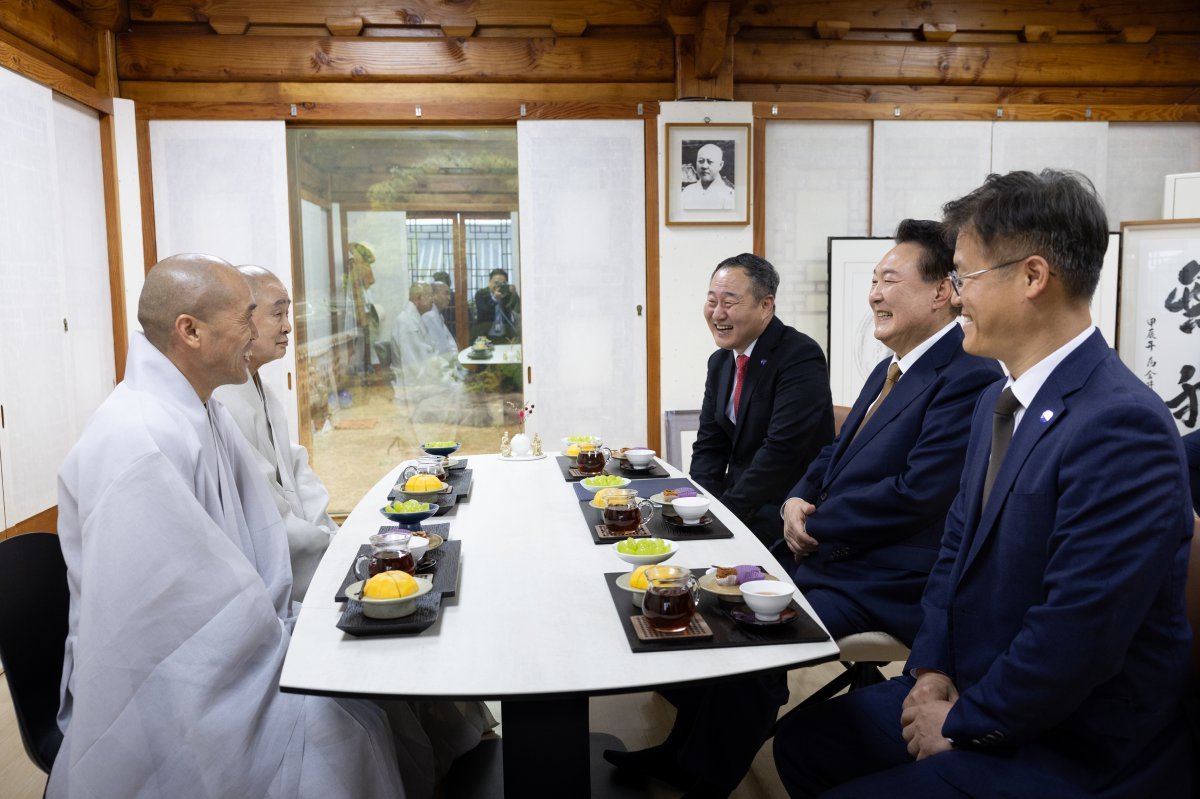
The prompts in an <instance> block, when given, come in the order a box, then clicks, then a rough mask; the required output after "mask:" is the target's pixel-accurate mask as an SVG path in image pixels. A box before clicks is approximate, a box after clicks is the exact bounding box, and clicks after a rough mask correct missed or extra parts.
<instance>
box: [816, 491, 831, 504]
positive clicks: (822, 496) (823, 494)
mask: <svg viewBox="0 0 1200 799" xmlns="http://www.w3.org/2000/svg"><path fill="white" fill-rule="evenodd" d="M817 499H818V500H819V501H821V502H824V501H825V500H827V499H829V492H828V491H822V492H821V494H820V496H818V497H817Z"/></svg>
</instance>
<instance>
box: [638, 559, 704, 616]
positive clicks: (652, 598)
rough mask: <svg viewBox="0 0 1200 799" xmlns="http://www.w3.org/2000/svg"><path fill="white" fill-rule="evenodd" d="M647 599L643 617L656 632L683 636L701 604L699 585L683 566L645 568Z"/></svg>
mask: <svg viewBox="0 0 1200 799" xmlns="http://www.w3.org/2000/svg"><path fill="white" fill-rule="evenodd" d="M646 581H647V582H648V583H649V585H648V587H647V588H646V596H645V597H643V599H642V615H644V616H645V617H646V621H647V622H649V623H650V626H651V627H653V628H654V629H656V630H658V631H660V632H664V633H681V632H683V631H684V630H686V629H687V628H688V625H689V624H691V623H692V616H694V615H695V614H696V606H697V605H699V604H700V585H699V583H697V582H696V578H695V577H693V576H692V572H691V570H690V569H684V568H682V567H680V566H661V565H660V566H651V567H650V568H649V569H646Z"/></svg>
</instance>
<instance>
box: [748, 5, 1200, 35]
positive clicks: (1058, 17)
mask: <svg viewBox="0 0 1200 799" xmlns="http://www.w3.org/2000/svg"><path fill="white" fill-rule="evenodd" d="M734 19H735V21H736V22H737V23H738V24H740V25H741V26H743V27H747V26H763V27H772V28H779V27H789V28H811V27H813V25H815V24H816V22H817V20H822V19H836V20H843V21H846V22H849V23H850V27H851V29H854V28H870V29H874V30H879V29H887V28H894V29H906V30H918V29H920V28H921V26H923V25H955V26H956V27H957V30H959V31H980V30H986V31H1018V30H1021V29H1022V28H1023V27H1024V26H1026V25H1047V26H1053V27H1056V28H1058V30H1059V31H1060V32H1067V31H1108V32H1116V31H1119V30H1120V29H1121V28H1123V27H1125V26H1128V25H1152V26H1155V27H1157V28H1158V29H1159V30H1183V31H1193V32H1196V31H1198V30H1200V29H1198V28H1197V26H1196V22H1197V11H1196V2H1195V0H1154V2H1129V1H1128V0H1125V2H1105V0H1096V2H1089V3H1080V2H1077V1H1076V0H971V2H921V3H836V4H835V3H830V2H828V1H827V0H825V1H824V2H823V1H822V0H810V1H808V2H806V1H805V0H787V2H753V3H746V4H745V5H744V6H743V8H742V10H741V12H740V13H738V14H736V15H735V16H734Z"/></svg>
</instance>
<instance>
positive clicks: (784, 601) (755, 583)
mask: <svg viewBox="0 0 1200 799" xmlns="http://www.w3.org/2000/svg"><path fill="white" fill-rule="evenodd" d="M738 588H740V589H741V591H742V601H743V602H745V603H746V604H747V605H748V606H749V607H750V609H751V610H752V611H754V617H755V618H757V619H758V620H759V621H775V620H776V619H778V618H779V614H780V613H782V612H783V609H784V608H786V607H787V606H788V603H790V602H791V601H792V595H793V594H794V593H795V592H796V587H795V586H793V585H792V584H791V583H785V582H783V581H782V580H751V581H750V582H748V583H742V584H741V585H740V586H738Z"/></svg>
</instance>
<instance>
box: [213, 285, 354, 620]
mask: <svg viewBox="0 0 1200 799" xmlns="http://www.w3.org/2000/svg"><path fill="white" fill-rule="evenodd" d="M238 271H239V272H241V274H242V277H244V278H246V282H247V283H249V284H250V290H251V292H252V293H253V295H254V301H255V304H256V306H257V307H255V309H254V326H255V328H256V329H257V330H258V338H257V339H256V340H255V341H254V344H253V345H252V346H251V349H250V364H249V366H250V379H249V380H247V381H246V382H245V383H241V384H240V385H239V384H231V385H225V386H221V387H219V388H217V389H216V390H215V391H213V397H215V398H216V399H218V400H220V402H221V404H222V405H224V406H225V409H226V410H228V411H229V413H230V415H232V416H233V420H234V422H236V423H237V426H238V429H239V430H241V431H242V435H243V436H245V438H246V440H247V441H248V442H250V446H251V448H252V455H253V457H254V465H255V467H256V468H257V469H258V472H259V474H260V475H262V478H263V481H264V482H265V484H266V485H267V487H268V489H269V490H270V492H271V496H272V497H273V498H274V500H275V507H276V508H277V509H278V510H279V515H280V516H282V517H283V524H284V527H285V528H286V529H287V538H288V551H289V552H290V554H291V561H292V599H293V600H295V601H297V602H300V601H303V599H304V594H305V592H307V591H308V584H309V583H310V582H311V581H312V576H313V572H315V571H316V570H317V564H318V563H320V562H321V556H322V555H324V554H325V550H326V549H328V548H329V541H330V539H331V537H332V536H333V534H334V533H336V532H337V529H338V528H337V524H335V523H334V521H333V519H331V518H330V517H329V513H328V509H329V492H328V491H327V490H326V489H325V484H324V483H322V482H321V479H320V478H319V477H317V476H316V474H314V473H313V470H312V468H311V467H310V466H309V465H308V450H306V449H305V448H304V447H302V446H300V445H299V444H296V443H294V442H292V440H291V438H290V436H289V434H288V426H287V416H286V415H285V414H284V410H283V405H282V404H280V402H279V399H278V398H277V397H276V396H275V394H274V392H273V391H272V390H271V387H270V386H268V385H264V384H263V382H262V381H261V380H260V379H259V375H258V371H259V369H260V368H261V367H263V366H264V365H265V364H268V363H270V362H271V361H274V360H278V359H279V358H282V357H283V356H284V355H285V354H286V353H287V347H288V334H290V333H291V332H292V325H291V322H290V320H289V318H288V311H289V310H290V308H291V304H292V300H291V298H290V297H289V296H288V292H287V289H286V288H285V287H284V285H283V283H282V282H280V280H279V278H277V277H276V276H275V275H273V274H271V273H270V272H268V271H267V270H266V269H263V268H262V267H259V266H250V265H247V266H239V267H238Z"/></svg>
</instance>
